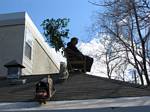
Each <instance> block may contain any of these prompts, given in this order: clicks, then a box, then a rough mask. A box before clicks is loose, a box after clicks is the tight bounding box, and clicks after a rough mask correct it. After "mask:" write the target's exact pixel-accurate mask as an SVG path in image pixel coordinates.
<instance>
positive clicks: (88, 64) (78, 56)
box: [67, 37, 93, 72]
mask: <svg viewBox="0 0 150 112" xmlns="http://www.w3.org/2000/svg"><path fill="white" fill-rule="evenodd" d="M77 44H78V38H76V37H73V38H71V41H70V42H68V43H67V48H68V49H70V50H72V51H73V52H74V54H75V55H74V54H72V56H73V57H74V58H76V59H77V60H83V59H85V61H86V71H87V72H90V71H91V66H92V64H93V58H91V57H89V56H86V55H83V54H82V53H81V52H80V51H79V50H78V48H77V47H76V45H77Z"/></svg>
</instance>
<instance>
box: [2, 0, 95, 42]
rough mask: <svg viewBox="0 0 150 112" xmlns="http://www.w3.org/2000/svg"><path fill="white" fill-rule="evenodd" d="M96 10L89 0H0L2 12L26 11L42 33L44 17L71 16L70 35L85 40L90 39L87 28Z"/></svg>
mask: <svg viewBox="0 0 150 112" xmlns="http://www.w3.org/2000/svg"><path fill="white" fill-rule="evenodd" d="M96 10H97V7H96V6H94V5H92V4H90V3H89V2H88V0H0V13H10V12H20V11H26V12H27V13H28V14H29V16H30V17H31V19H32V20H33V22H34V23H35V25H36V26H37V27H38V29H39V31H40V32H41V33H42V32H43V30H42V27H41V26H40V24H41V23H42V21H43V20H44V19H46V18H64V17H66V18H70V23H69V29H70V37H72V36H77V37H78V38H79V39H80V40H81V41H84V42H87V41H89V40H90V37H89V35H88V32H87V31H86V30H87V29H88V27H89V26H90V25H91V23H92V22H91V21H92V15H93V12H94V11H96Z"/></svg>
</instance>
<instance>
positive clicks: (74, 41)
mask: <svg viewBox="0 0 150 112" xmlns="http://www.w3.org/2000/svg"><path fill="white" fill-rule="evenodd" d="M70 42H71V44H72V45H76V44H77V43H78V38H77V37H73V38H71V41H70Z"/></svg>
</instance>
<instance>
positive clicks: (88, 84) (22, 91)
mask: <svg viewBox="0 0 150 112" xmlns="http://www.w3.org/2000/svg"><path fill="white" fill-rule="evenodd" d="M43 77H47V75H39V76H25V77H23V78H26V79H27V83H26V84H24V85H9V84H8V80H6V79H1V80H0V102H8V101H12V102H16V101H33V100H34V96H35V84H36V83H37V82H38V81H39V80H41V79H42V78H43ZM55 89H56V93H55V95H54V97H53V98H52V99H51V100H53V101H55V100H57V101H58V100H59V101H62V100H84V99H101V98H116V97H130V96H150V89H149V88H146V87H141V86H139V85H134V84H130V83H126V82H122V81H116V80H111V79H107V78H102V77H97V76H92V75H87V74H81V73H76V74H70V76H69V78H68V79H67V80H65V81H64V82H61V83H58V81H57V79H56V74H55Z"/></svg>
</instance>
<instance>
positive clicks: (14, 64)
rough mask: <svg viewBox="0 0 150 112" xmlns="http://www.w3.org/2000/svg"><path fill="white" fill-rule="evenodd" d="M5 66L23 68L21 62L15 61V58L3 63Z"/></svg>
mask: <svg viewBox="0 0 150 112" xmlns="http://www.w3.org/2000/svg"><path fill="white" fill-rule="evenodd" d="M4 66H5V67H20V68H25V67H24V66H23V65H22V64H20V63H19V62H17V61H16V60H12V61H10V62H8V63H6V64H5V65H4Z"/></svg>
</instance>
